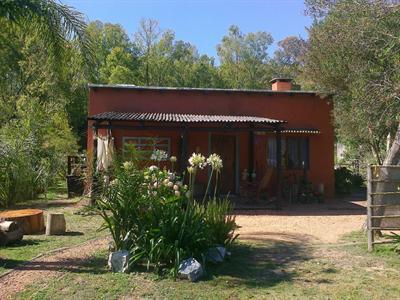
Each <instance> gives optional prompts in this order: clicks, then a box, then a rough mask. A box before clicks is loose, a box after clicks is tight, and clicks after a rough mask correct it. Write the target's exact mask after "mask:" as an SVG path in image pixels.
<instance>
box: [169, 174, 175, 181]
mask: <svg viewBox="0 0 400 300" xmlns="http://www.w3.org/2000/svg"><path fill="white" fill-rule="evenodd" d="M168 178H169V180H174V179H175V174H174V173H172V172H168Z"/></svg>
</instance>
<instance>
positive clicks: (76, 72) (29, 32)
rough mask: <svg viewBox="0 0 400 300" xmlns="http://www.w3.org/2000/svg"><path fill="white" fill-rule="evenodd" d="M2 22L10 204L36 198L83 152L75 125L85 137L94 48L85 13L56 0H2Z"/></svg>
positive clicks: (0, 87)
mask: <svg viewBox="0 0 400 300" xmlns="http://www.w3.org/2000/svg"><path fill="white" fill-rule="evenodd" d="M0 25H1V26H0V43H1V45H2V47H0V91H1V92H0V110H1V112H2V113H1V115H0V136H1V140H2V151H1V152H2V154H1V155H2V160H1V167H2V168H3V169H2V175H1V176H0V186H1V193H2V196H1V201H0V202H1V203H0V205H5V206H6V205H12V204H14V203H15V202H17V201H21V200H26V199H28V198H34V197H36V196H37V195H38V194H39V193H42V192H45V191H46V190H47V188H48V187H49V186H51V185H52V184H54V183H55V182H56V181H57V180H58V179H59V177H60V176H62V175H64V173H65V167H66V156H67V155H68V154H73V153H75V152H76V151H77V145H76V137H77V136H78V134H76V135H75V136H74V134H73V132H72V129H71V127H70V126H72V127H73V129H75V132H76V133H77V132H79V133H80V137H82V130H83V129H84V127H85V126H82V120H83V122H84V118H82V116H83V115H82V114H85V110H86V103H85V102H86V101H85V97H86V90H85V88H82V86H83V84H86V80H85V79H83V78H86V72H87V70H86V68H85V66H87V64H88V63H89V62H90V55H91V51H90V41H89V40H88V39H87V36H86V34H85V23H84V22H83V21H82V15H81V14H80V13H78V12H76V11H74V10H73V9H71V8H69V7H67V6H65V5H62V4H58V3H55V2H54V1H44V0H38V1H2V2H1V4H0ZM3 46H4V47H3ZM83 82H84V83H83ZM83 104H84V105H83Z"/></svg>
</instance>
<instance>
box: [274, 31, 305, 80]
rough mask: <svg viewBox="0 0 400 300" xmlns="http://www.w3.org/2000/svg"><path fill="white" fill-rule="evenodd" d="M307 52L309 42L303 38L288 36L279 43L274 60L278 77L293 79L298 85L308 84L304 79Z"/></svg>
mask: <svg viewBox="0 0 400 300" xmlns="http://www.w3.org/2000/svg"><path fill="white" fill-rule="evenodd" d="M306 51H307V42H306V41H305V40H304V39H302V38H301V37H297V36H288V37H286V38H284V39H283V40H281V41H279V42H278V49H277V50H276V51H275V53H274V60H273V64H274V69H275V74H276V76H277V77H288V78H292V79H294V80H295V82H296V83H301V84H302V83H304V82H306V80H305V79H304V78H303V77H302V71H303V68H304V58H305V54H306Z"/></svg>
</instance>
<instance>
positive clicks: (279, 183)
mask: <svg viewBox="0 0 400 300" xmlns="http://www.w3.org/2000/svg"><path fill="white" fill-rule="evenodd" d="M281 135H282V133H281V127H280V126H276V179H277V181H276V182H277V194H276V196H277V197H276V198H277V206H278V207H279V206H280V204H281V200H282V136H281Z"/></svg>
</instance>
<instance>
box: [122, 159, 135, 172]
mask: <svg viewBox="0 0 400 300" xmlns="http://www.w3.org/2000/svg"><path fill="white" fill-rule="evenodd" d="M122 167H123V168H124V169H125V170H127V171H129V170H132V169H133V168H134V164H133V162H131V161H126V162H124V163H123V164H122Z"/></svg>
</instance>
